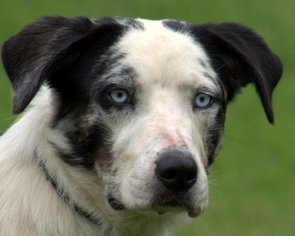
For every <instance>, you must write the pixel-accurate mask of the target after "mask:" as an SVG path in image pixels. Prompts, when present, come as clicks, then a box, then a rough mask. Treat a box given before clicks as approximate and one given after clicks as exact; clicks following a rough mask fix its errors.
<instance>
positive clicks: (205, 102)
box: [194, 93, 212, 108]
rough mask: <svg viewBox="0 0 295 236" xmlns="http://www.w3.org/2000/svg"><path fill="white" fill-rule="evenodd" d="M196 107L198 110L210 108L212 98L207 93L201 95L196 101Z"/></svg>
mask: <svg viewBox="0 0 295 236" xmlns="http://www.w3.org/2000/svg"><path fill="white" fill-rule="evenodd" d="M194 105H195V107H197V108H208V107H209V106H211V105H212V96H210V95H208V94H206V93H199V94H198V95H197V96H196V97H195V100H194Z"/></svg>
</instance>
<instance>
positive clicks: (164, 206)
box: [108, 196, 207, 218]
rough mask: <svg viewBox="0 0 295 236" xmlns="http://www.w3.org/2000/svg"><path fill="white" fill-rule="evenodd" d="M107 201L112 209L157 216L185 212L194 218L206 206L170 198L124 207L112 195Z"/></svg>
mask: <svg viewBox="0 0 295 236" xmlns="http://www.w3.org/2000/svg"><path fill="white" fill-rule="evenodd" d="M108 203H109V205H110V207H111V208H112V209H113V210H114V211H130V212H131V211H132V212H143V213H144V212H154V213H157V214H158V215H159V216H162V215H166V214H176V215H177V214H181V213H184V212H187V214H188V216H189V217H191V218H195V217H197V216H199V215H201V214H202V212H203V211H204V209H205V208H206V206H207V203H206V204H200V205H198V204H193V203H191V202H190V201H187V202H185V201H181V200H171V201H158V202H155V203H153V204H150V206H145V207H138V206H137V207H126V206H125V204H123V203H122V202H121V201H120V200H118V199H116V198H114V197H113V196H109V197H108Z"/></svg>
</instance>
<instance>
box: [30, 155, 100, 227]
mask: <svg viewBox="0 0 295 236" xmlns="http://www.w3.org/2000/svg"><path fill="white" fill-rule="evenodd" d="M34 155H35V158H36V159H37V162H38V165H39V167H40V168H41V170H42V172H43V174H44V177H45V178H46V180H47V181H48V182H49V184H50V185H51V186H52V188H53V189H54V190H55V192H56V193H57V195H59V196H60V197H61V198H62V199H63V200H64V202H65V203H66V204H68V205H69V206H70V207H71V208H72V209H73V210H74V211H75V212H76V213H77V214H79V215H80V216H82V217H84V218H85V219H87V220H88V221H89V222H91V223H92V224H94V225H96V226H97V227H98V228H99V227H101V225H102V224H103V221H102V220H101V219H97V218H95V217H94V216H93V215H92V214H91V213H90V212H88V211H87V210H84V209H83V208H82V207H80V206H79V204H78V203H75V202H73V203H72V204H70V202H69V199H70V197H69V195H68V193H66V192H65V191H64V189H63V188H62V187H61V186H59V185H58V183H57V182H56V181H55V179H54V178H53V177H51V175H50V174H49V172H48V170H47V168H46V165H45V163H44V161H43V160H42V159H41V158H39V157H38V154H37V152H36V151H35V152H34Z"/></svg>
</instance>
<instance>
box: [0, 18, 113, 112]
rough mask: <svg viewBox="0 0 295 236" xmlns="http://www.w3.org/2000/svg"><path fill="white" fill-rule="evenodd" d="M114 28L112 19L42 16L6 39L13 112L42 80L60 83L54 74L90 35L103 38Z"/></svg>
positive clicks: (23, 105)
mask: <svg viewBox="0 0 295 236" xmlns="http://www.w3.org/2000/svg"><path fill="white" fill-rule="evenodd" d="M114 27H116V28H114ZM116 29H118V24H116V22H115V21H114V20H112V19H111V18H105V20H102V21H96V22H94V21H91V20H89V19H88V18H85V17H77V18H73V19H67V18H64V17H43V18H41V19H39V20H37V21H35V22H33V23H31V24H29V25H27V26H26V27H24V28H23V29H22V31H20V32H19V33H18V34H17V35H15V36H14V37H12V38H10V39H9V40H7V41H6V42H5V43H4V45H3V50H2V60H3V64H4V68H5V69H6V72H7V74H8V76H9V79H10V81H11V84H12V88H13V113H20V112H22V111H23V110H24V109H25V108H26V107H27V105H28V104H29V103H30V101H31V100H32V99H33V97H34V96H35V95H36V93H37V91H38V89H39V88H40V86H41V85H42V83H43V82H44V81H45V80H47V81H50V82H52V81H53V82H56V84H59V83H60V81H58V82H57V81H55V80H57V78H55V77H54V75H55V74H57V72H58V70H60V69H62V67H63V66H65V67H66V66H69V64H71V63H74V62H75V61H76V60H77V58H78V57H79V54H80V53H81V51H83V47H86V46H87V44H88V43H89V42H90V41H89V40H90V38H91V37H97V38H99V37H102V38H103V36H101V35H104V34H105V32H106V31H107V32H108V34H109V35H111V34H114V31H115V30H116ZM87 40H88V41H87ZM104 41H107V39H104ZM101 47H103V46H101ZM58 79H60V78H58Z"/></svg>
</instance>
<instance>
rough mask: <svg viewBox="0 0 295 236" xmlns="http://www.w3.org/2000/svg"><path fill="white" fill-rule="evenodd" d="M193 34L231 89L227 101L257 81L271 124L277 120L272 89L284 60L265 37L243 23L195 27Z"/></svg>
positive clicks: (258, 90) (225, 83) (228, 88)
mask: <svg viewBox="0 0 295 236" xmlns="http://www.w3.org/2000/svg"><path fill="white" fill-rule="evenodd" d="M193 34H194V35H195V36H196V37H197V40H198V41H200V42H201V44H202V45H203V46H204V47H205V50H206V51H207V52H208V53H209V55H210V58H211V59H212V64H213V66H214V68H215V70H216V71H217V73H218V74H219V76H220V78H221V80H222V82H223V84H224V85H225V87H226V89H227V91H228V100H232V99H233V98H234V95H235V94H236V93H237V92H238V91H239V89H240V88H241V87H243V86H246V85H247V84H248V83H254V84H255V87H256V90H257V92H258V94H259V97H260V99H261V102H262V104H263V107H264V111H265V113H266V115H267V118H268V121H269V122H270V123H273V122H274V116H273V110H272V92H273V90H274V88H275V87H276V85H277V83H278V81H279V79H280V78H281V75H282V69H283V66H282V63H281V61H280V59H279V58H278V57H277V56H276V55H275V54H273V53H272V51H271V50H270V49H269V48H268V46H267V45H266V43H265V42H264V41H263V39H262V38H261V37H260V36H259V35H257V34H256V33H254V32H253V31H252V30H251V29H249V28H246V27H244V26H241V25H238V24H233V23H224V24H208V25H203V26H195V27H194V28H193Z"/></svg>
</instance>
